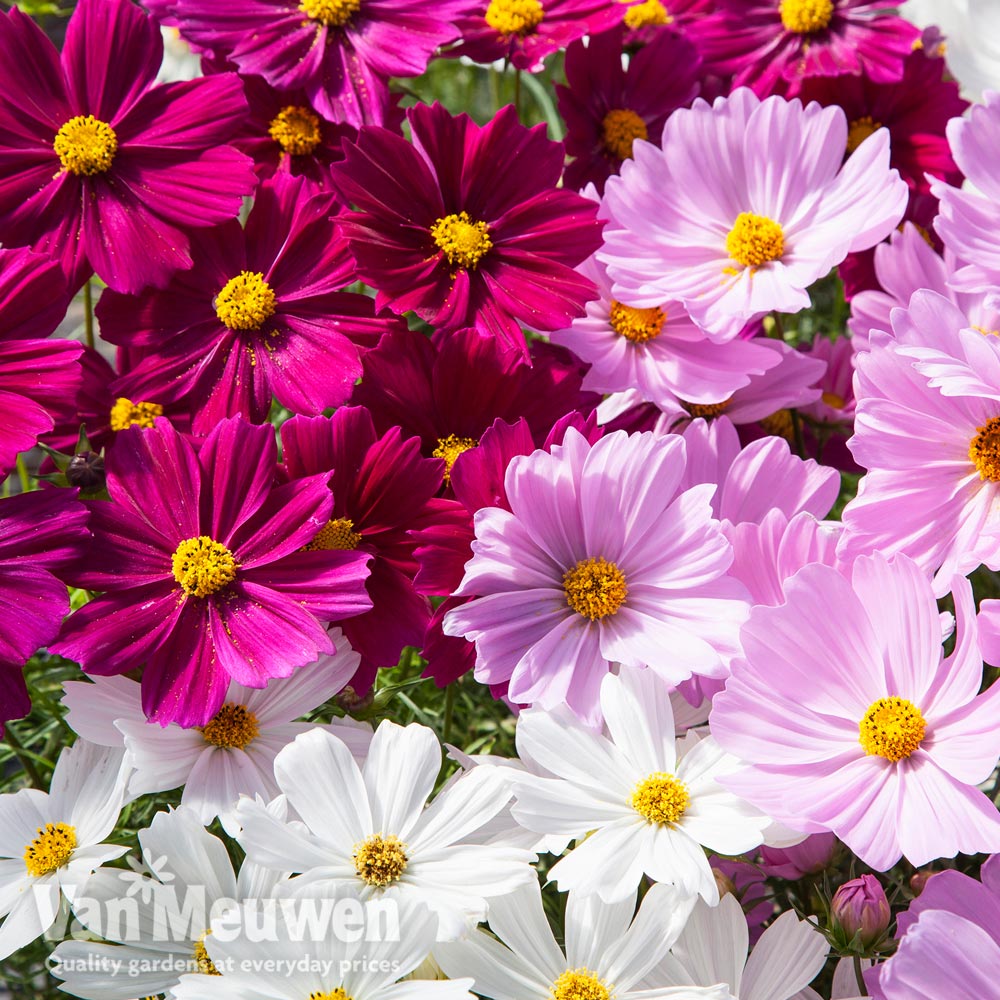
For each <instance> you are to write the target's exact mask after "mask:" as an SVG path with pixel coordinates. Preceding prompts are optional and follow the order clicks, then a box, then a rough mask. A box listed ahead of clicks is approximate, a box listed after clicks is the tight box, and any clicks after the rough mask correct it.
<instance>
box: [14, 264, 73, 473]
mask: <svg viewBox="0 0 1000 1000" xmlns="http://www.w3.org/2000/svg"><path fill="white" fill-rule="evenodd" d="M68 304H69V302H68V296H67V294H66V287H65V278H64V277H63V275H62V273H61V272H60V270H59V265H58V264H57V263H56V262H55V261H53V260H50V259H49V258H48V257H45V256H43V255H42V254H37V253H31V252H30V251H28V250H24V249H21V250H0V479H4V478H6V476H7V474H8V473H9V472H10V471H11V470H12V469H13V468H14V464H15V462H16V461H17V456H18V454H19V453H20V452H22V451H28V450H29V449H31V448H33V447H34V446H35V442H36V441H37V440H38V438H39V437H40V436H41V435H42V434H44V433H45V432H46V431H50V430H51V429H52V427H53V426H54V424H55V417H54V414H55V413H56V412H57V411H58V409H59V407H60V406H61V405H62V404H63V403H64V401H65V399H66V397H67V395H72V394H73V393H75V392H76V390H77V387H78V385H79V383H80V378H81V373H80V365H79V359H80V355H81V353H82V351H83V347H82V345H80V344H78V343H75V342H74V341H71V340H47V339H45V338H47V337H48V336H49V334H50V333H52V331H53V330H54V329H55V328H56V327H57V326H58V325H59V323H60V321H61V320H62V318H63V316H64V315H65V313H66V307H67V305H68Z"/></svg>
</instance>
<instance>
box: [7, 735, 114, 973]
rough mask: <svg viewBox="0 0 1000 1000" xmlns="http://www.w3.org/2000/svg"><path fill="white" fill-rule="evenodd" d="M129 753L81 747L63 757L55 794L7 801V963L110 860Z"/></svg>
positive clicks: (24, 793) (28, 793)
mask: <svg viewBox="0 0 1000 1000" xmlns="http://www.w3.org/2000/svg"><path fill="white" fill-rule="evenodd" d="M123 757H124V753H123V752H122V751H121V750H117V751H116V750H109V749H107V748H105V747H100V746H96V745H95V744H93V743H89V742H87V741H86V740H78V741H77V742H76V743H75V744H74V745H73V746H72V747H69V748H67V749H65V750H63V752H62V753H61V754H60V755H59V760H58V761H57V762H56V768H55V771H54V772H53V775H52V781H51V784H50V786H49V791H48V793H47V794H46V793H45V792H42V791H38V790H37V789H34V788H22V789H21V790H20V791H18V792H14V793H13V794H9V795H0V916H5V917H6V919H5V920H4V922H3V925H2V926H0V958H6V957H7V956H8V955H10V954H12V953H13V952H15V951H17V949H18V948H23V947H24V946H25V945H26V944H28V943H30V942H31V941H34V939H35V938H36V937H38V936H39V935H40V934H43V933H44V932H45V931H47V930H48V929H49V928H50V927H51V926H52V924H53V923H55V920H56V917H57V915H58V913H59V907H60V897H61V896H65V897H66V898H67V899H68V900H69V901H70V903H72V902H73V899H74V898H75V897H76V896H77V894H78V893H79V891H80V889H81V888H82V887H83V886H84V884H85V883H86V882H87V880H88V879H89V878H90V877H91V875H92V874H93V873H94V872H95V871H96V870H97V869H98V868H100V866H101V865H102V864H104V862H105V861H110V860H111V859H112V858H119V857H121V856H122V855H123V854H124V853H125V852H126V851H127V850H128V848H127V847H118V846H115V845H114V844H104V843H101V841H103V840H104V838H105V837H106V836H108V834H110V833H111V831H112V830H113V829H114V827H115V823H116V822H117V820H118V814H119V812H120V811H121V808H122V803H123V802H124V799H125V783H126V780H127V777H128V772H127V769H126V768H125V767H123V763H122V762H123Z"/></svg>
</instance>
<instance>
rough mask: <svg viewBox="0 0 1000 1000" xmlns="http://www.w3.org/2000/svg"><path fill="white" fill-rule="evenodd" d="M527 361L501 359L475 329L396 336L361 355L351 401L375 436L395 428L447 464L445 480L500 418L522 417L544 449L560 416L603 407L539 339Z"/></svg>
mask: <svg viewBox="0 0 1000 1000" xmlns="http://www.w3.org/2000/svg"><path fill="white" fill-rule="evenodd" d="M531 359H532V360H533V361H534V364H532V365H529V364H527V363H526V362H525V361H523V360H521V358H520V357H519V356H518V355H516V354H513V353H503V352H502V351H501V350H500V349H499V347H498V345H497V343H496V341H494V340H493V339H492V338H490V337H487V336H484V335H483V334H480V333H477V332H476V331H475V330H460V331H457V332H455V333H453V334H449V335H447V336H440V335H439V336H436V337H434V338H432V339H428V338H427V337H421V336H417V335H414V334H412V333H406V334H397V333H394V334H390V335H388V336H386V337H385V338H384V339H383V340H382V341H381V343H380V344H379V345H378V347H377V348H375V350H373V351H370V352H369V353H368V354H366V355H365V357H364V360H363V366H364V377H363V378H362V380H361V384H360V385H358V386H357V387H356V388H355V390H354V395H353V396H352V397H351V402H353V403H360V404H361V405H362V406H366V407H367V408H368V409H369V411H370V412H371V415H372V419H373V420H374V422H375V427H376V429H377V430H378V431H379V432H380V433H385V432H386V431H387V430H388V429H389V428H390V427H396V426H399V427H402V428H403V431H404V432H405V433H406V434H407V435H415V436H416V437H418V438H420V442H421V448H422V450H423V453H424V454H425V455H428V456H431V457H433V458H442V459H444V462H445V468H444V473H445V481H446V482H447V481H448V473H449V471H450V469H451V467H452V465H453V464H454V462H455V459H456V458H457V457H458V456H459V455H460V454H462V452H464V451H467V450H468V449H470V448H474V447H475V446H476V445H477V444H478V443H479V438H480V437H482V435H483V432H484V431H485V430H486V428H487V427H489V426H490V425H491V424H492V423H493V421H494V420H496V419H497V418H500V419H502V420H507V421H510V422H513V421H516V420H518V419H519V418H522V417H523V418H524V420H525V421H526V422H527V425H528V427H529V429H530V430H531V433H532V435H533V437H534V439H535V441H536V442H537V443H538V444H541V443H542V442H543V441H544V440H545V437H546V435H547V434H548V433H549V431H550V430H551V429H552V425H553V424H554V423H555V422H556V421H557V420H558V419H559V418H560V417H562V416H564V415H565V414H567V413H569V412H570V411H575V410H582V411H584V412H585V413H590V411H591V410H593V409H594V407H595V406H597V404H598V403H599V402H600V397H599V396H597V395H596V394H595V393H590V392H582V391H581V390H580V385H581V382H582V380H583V375H582V369H581V367H580V365H579V363H578V362H577V361H576V360H575V359H574V358H573V356H572V355H571V354H570V353H569V352H568V351H566V350H565V349H564V348H560V347H553V346H551V345H549V344H545V343H541V342H538V341H536V342H535V343H533V344H532V345H531ZM439 485H440V480H439Z"/></svg>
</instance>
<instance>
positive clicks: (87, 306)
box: [83, 278, 94, 350]
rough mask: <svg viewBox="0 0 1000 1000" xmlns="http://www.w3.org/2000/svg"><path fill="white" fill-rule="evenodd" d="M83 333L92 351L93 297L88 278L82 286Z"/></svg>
mask: <svg viewBox="0 0 1000 1000" xmlns="http://www.w3.org/2000/svg"><path fill="white" fill-rule="evenodd" d="M83 332H84V336H85V337H86V338H87V346H88V347H89V348H90V349H91V350H93V349H94V296H93V293H92V292H91V290H90V278H88V279H87V280H86V282H85V283H84V286H83Z"/></svg>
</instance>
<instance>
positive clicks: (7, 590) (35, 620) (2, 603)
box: [0, 490, 89, 732]
mask: <svg viewBox="0 0 1000 1000" xmlns="http://www.w3.org/2000/svg"><path fill="white" fill-rule="evenodd" d="M86 525H87V509H86V508H85V507H84V506H83V504H82V503H79V502H78V501H77V500H76V490H43V491H41V492H36V493H22V494H20V495H18V496H14V497H10V498H8V499H5V500H0V617H2V619H3V623H4V625H3V629H0V732H2V731H3V723H5V722H7V721H8V720H10V719H20V718H21V717H22V716H24V715H27V714H28V711H29V709H30V708H31V699H30V698H29V697H28V688H27V686H26V685H25V683H24V678H23V677H22V676H21V667H22V666H23V665H24V663H25V661H26V660H27V659H28V658H29V657H31V656H32V655H34V653H35V651H36V650H37V649H38V647H39V646H44V645H45V644H46V643H48V642H49V641H51V640H52V639H54V638H55V637H56V634H57V633H58V631H59V626H60V625H61V624H62V620H63V618H64V617H65V616H66V615H67V614H69V596H68V594H67V591H66V585H65V584H64V583H62V582H61V581H60V580H59V579H57V577H56V576H55V575H54V574H55V573H61V571H62V570H63V569H65V568H66V567H67V566H68V565H69V564H70V563H71V562H72V561H73V560H74V559H76V558H77V557H79V555H80V553H81V551H82V550H83V549H84V548H85V545H86V541H87V539H88V537H89V536H88V534H87V530H86Z"/></svg>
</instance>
